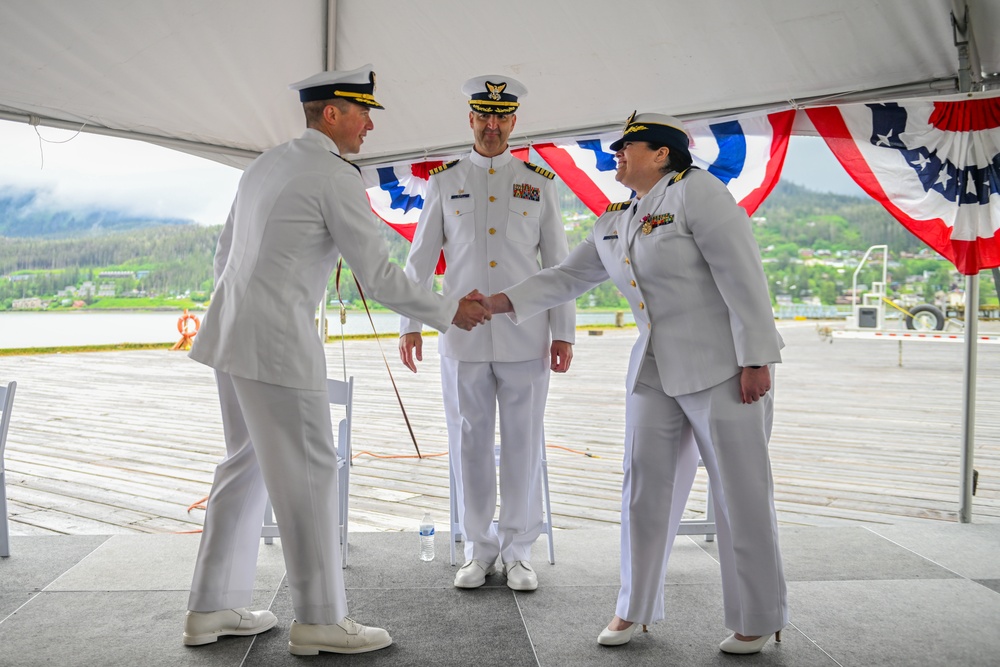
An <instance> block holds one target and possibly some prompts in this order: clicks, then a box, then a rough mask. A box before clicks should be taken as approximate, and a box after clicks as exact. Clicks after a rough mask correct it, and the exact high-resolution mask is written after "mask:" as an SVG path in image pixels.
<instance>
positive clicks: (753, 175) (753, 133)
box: [361, 110, 795, 274]
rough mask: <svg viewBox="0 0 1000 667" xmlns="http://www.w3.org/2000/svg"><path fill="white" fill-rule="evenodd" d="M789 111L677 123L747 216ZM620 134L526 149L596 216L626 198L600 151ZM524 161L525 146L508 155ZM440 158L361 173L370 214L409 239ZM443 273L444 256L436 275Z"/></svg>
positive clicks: (771, 172) (772, 163)
mask: <svg viewBox="0 0 1000 667" xmlns="http://www.w3.org/2000/svg"><path fill="white" fill-rule="evenodd" d="M794 117H795V111H794V110H789V111H783V112H780V113H774V114H769V115H760V116H753V117H743V118H730V119H713V120H702V121H693V122H690V123H685V124H684V127H685V128H686V129H687V130H688V133H689V134H690V135H691V139H692V144H691V155H692V157H693V158H694V163H695V164H696V165H698V166H699V167H701V168H702V169H707V170H708V171H710V172H711V173H713V174H715V175H716V176H717V177H719V179H721V180H722V181H723V182H724V183H725V184H726V186H727V187H728V188H729V191H730V192H732V193H733V197H735V198H736V200H737V202H739V204H740V206H742V207H743V208H744V209H746V211H747V213H748V214H752V213H753V212H754V211H755V210H756V209H757V207H758V206H759V205H760V203H761V202H762V201H764V198H765V197H767V195H768V194H769V193H770V192H771V190H772V189H773V188H774V186H775V185H776V184H777V181H778V177H779V175H780V174H781V166H782V164H783V163H784V160H785V153H786V152H787V150H788V137H789V135H790V134H791V129H792V121H793V119H794ZM620 137H621V132H612V133H608V134H603V135H599V136H590V137H586V138H580V139H567V140H563V141H559V142H555V143H543V144H534V145H533V148H534V149H535V150H536V151H538V154H539V155H541V156H542V159H543V160H545V161H546V162H547V163H548V165H549V166H550V167H551V168H552V171H554V172H555V173H557V174H558V175H559V177H560V178H562V179H563V181H564V182H565V183H566V185H568V186H569V188H570V189H571V190H572V191H573V192H574V193H576V195H577V196H578V197H580V200H581V201H583V203H584V204H585V205H586V206H587V208H589V209H590V210H591V211H593V212H594V214H595V215H600V214H601V213H603V212H604V210H605V209H606V208H607V206H608V204H609V203H610V202H613V201H622V200H625V199H628V198H630V196H631V191H630V190H629V189H628V188H626V187H625V186H623V185H621V184H620V183H618V182H617V181H615V166H616V165H615V159H614V151H612V150H610V148H608V146H609V145H610V144H611V143H612V142H613V141H615V140H616V139H618V138H620ZM512 153H513V154H514V156H515V157H518V158H520V159H522V160H527V159H528V150H527V148H518V149H514V150H513V151H512ZM458 157H461V156H459V155H453V156H449V157H447V158H446V159H443V160H426V161H419V162H396V163H392V164H389V165H382V166H372V167H364V168H363V169H362V170H361V173H362V177H363V178H364V182H365V187H367V188H368V198H369V200H370V201H371V205H372V210H373V211H375V213H376V214H377V215H378V216H379V217H380V218H381V219H382V220H384V221H385V223H386V224H388V225H389V226H390V227H392V228H393V229H395V230H396V231H397V232H399V233H400V234H402V235H403V236H404V237H406V239H407V240H410V241H412V240H413V233H414V231H415V229H416V225H417V220H418V219H419V218H420V209H421V208H422V207H423V203H424V198H423V196H424V193H425V192H426V190H427V179H428V174H429V172H430V171H431V170H432V169H434V168H435V167H437V166H439V165H441V164H443V163H444V162H446V161H449V160H453V159H456V158H458ZM443 271H444V259H443V258H442V259H441V260H439V262H438V266H437V273H439V274H440V273H442V272H443Z"/></svg>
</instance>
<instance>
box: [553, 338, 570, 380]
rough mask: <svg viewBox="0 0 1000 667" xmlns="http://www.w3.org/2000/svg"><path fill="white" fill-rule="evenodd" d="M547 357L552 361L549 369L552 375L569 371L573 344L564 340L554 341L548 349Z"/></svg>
mask: <svg viewBox="0 0 1000 667" xmlns="http://www.w3.org/2000/svg"><path fill="white" fill-rule="evenodd" d="M549 356H550V357H551V360H552V362H551V364H550V365H549V368H551V369H552V371H553V372H554V373H565V372H566V371H568V370H569V365H570V362H572V361H573V344H572V343H567V342H566V341H564V340H554V341H552V347H551V348H550V349H549Z"/></svg>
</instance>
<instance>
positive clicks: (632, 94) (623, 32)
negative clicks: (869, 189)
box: [0, 0, 1000, 166]
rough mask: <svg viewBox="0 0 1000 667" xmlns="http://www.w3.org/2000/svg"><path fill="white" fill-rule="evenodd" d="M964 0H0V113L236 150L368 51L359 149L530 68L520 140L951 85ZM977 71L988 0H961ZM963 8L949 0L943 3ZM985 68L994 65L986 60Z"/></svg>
mask: <svg viewBox="0 0 1000 667" xmlns="http://www.w3.org/2000/svg"><path fill="white" fill-rule="evenodd" d="M953 4H954V5H955V6H961V7H963V9H964V5H965V4H966V1H965V0H738V1H736V0H702V1H699V2H690V1H688V0H636V1H634V2H631V3H619V2H608V1H601V0H590V1H588V0H508V1H507V2H505V3H502V4H499V5H498V4H496V3H486V2H477V1H475V0H424V1H420V2H414V1H410V0H290V1H289V2H281V3H278V2H272V1H271V0H171V2H159V1H157V0H74V1H73V2H66V1H65V0H33V1H32V2H15V1H12V0H5V2H4V3H3V5H2V6H0V63H2V66H0V119H8V120H22V121H25V122H35V123H40V124H43V125H56V126H62V127H72V128H79V127H81V126H83V128H84V131H93V132H99V133H111V134H126V135H129V136H135V137H136V138H141V139H146V140H149V141H153V142H155V143H160V144H162V145H168V146H172V147H177V148H181V149H182V150H186V151H187V152H192V153H195V154H200V155H205V156H208V157H212V158H213V159H216V160H219V161H221V162H225V163H227V164H233V165H237V166H239V165H243V164H245V163H246V162H247V161H248V160H249V158H251V157H252V156H253V155H255V154H256V153H258V152H260V151H262V150H265V149H267V148H268V147H270V146H273V145H275V144H278V143H281V142H282V141H285V140H287V139H289V138H291V137H293V136H297V135H298V134H300V132H301V129H302V127H303V124H304V121H303V118H302V111H301V107H300V105H299V104H298V102H297V99H296V95H295V94H294V93H293V92H291V91H289V90H288V89H287V85H288V83H289V82H292V81H297V80H299V79H302V78H305V77H306V76H309V75H311V74H314V73H316V72H317V71H320V70H323V69H330V68H340V69H350V68H354V67H358V66H360V65H363V64H364V63H366V62H371V63H373V64H374V67H375V71H376V73H377V76H378V94H377V97H378V99H379V100H380V101H381V102H382V103H383V104H385V106H386V111H384V112H377V113H376V114H374V120H375V125H376V129H375V131H374V132H373V133H371V134H370V135H369V138H368V139H367V141H366V143H365V146H364V152H363V154H362V156H361V160H360V161H361V162H363V163H371V162H382V161H388V160H391V159H401V158H407V157H416V156H423V155H434V154H440V153H448V152H454V150H455V149H456V148H459V147H464V146H467V145H468V142H469V136H470V135H469V131H468V128H467V126H466V124H465V114H466V112H467V109H468V107H467V106H466V103H465V99H464V98H463V96H462V95H461V93H460V91H459V88H460V85H461V83H462V82H463V81H464V80H465V79H467V78H469V77H471V76H474V75H478V74H483V73H499V74H506V75H510V76H515V77H517V78H519V79H520V80H522V81H523V82H524V83H526V84H527V86H528V88H529V91H530V94H529V95H528V96H527V97H526V98H525V99H524V100H523V104H522V108H521V113H520V114H519V119H518V127H517V135H516V136H515V137H514V138H513V140H514V142H516V143H525V142H526V141H529V140H533V139H537V138H541V137H553V136H558V135H565V134H579V133H581V132H583V131H590V130H606V129H610V128H613V127H618V126H620V125H621V123H622V122H623V120H624V119H625V118H626V117H627V116H628V114H629V113H631V112H632V110H633V109H640V110H643V111H658V112H664V113H670V114H673V115H677V116H680V117H682V118H684V117H696V116H712V115H722V114H725V113H732V112H733V111H739V110H745V109H746V110H749V109H781V108H788V107H789V106H799V105H803V104H809V103H812V102H816V101H818V100H824V101H827V102H834V101H839V100H844V99H847V98H849V97H851V98H853V99H857V98H858V96H861V97H862V98H865V99H867V98H871V99H875V98H880V97H886V96H894V97H897V98H898V97H900V96H906V95H912V94H921V93H923V94H927V93H930V92H933V91H942V92H954V91H955V90H957V89H958V88H957V81H958V70H959V57H958V53H957V50H956V46H955V37H954V34H953V29H952V23H951V18H950V14H951V12H952V9H953ZM967 4H968V8H969V14H968V18H969V24H970V26H971V28H972V33H973V34H974V36H978V41H976V42H975V43H973V44H972V47H973V48H972V52H973V53H972V55H973V62H972V68H973V71H972V77H973V79H974V80H979V79H980V78H982V77H981V75H982V74H983V73H987V74H988V73H995V72H997V71H998V70H1000V44H998V40H996V39H995V35H996V34H998V32H1000V2H998V1H997V0H968V2H967ZM957 13H958V15H960V17H964V12H963V11H959V12H957ZM987 80H989V78H987Z"/></svg>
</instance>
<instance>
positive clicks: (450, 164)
mask: <svg viewBox="0 0 1000 667" xmlns="http://www.w3.org/2000/svg"><path fill="white" fill-rule="evenodd" d="M456 164H458V160H452V161H451V162H446V163H445V164H443V165H441V166H440V167H434V168H433V169H431V170H430V171H429V172H427V175H428V176H433V175H434V174H440V173H441V172H442V171H444V170H445V169H449V168H451V167H454V166H455V165H456Z"/></svg>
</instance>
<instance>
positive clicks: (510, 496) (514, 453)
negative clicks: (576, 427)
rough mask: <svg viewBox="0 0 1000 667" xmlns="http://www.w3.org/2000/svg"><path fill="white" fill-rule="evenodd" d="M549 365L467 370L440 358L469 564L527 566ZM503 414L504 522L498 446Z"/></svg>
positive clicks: (536, 529) (535, 530) (534, 528)
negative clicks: (522, 563) (497, 562)
mask: <svg viewBox="0 0 1000 667" xmlns="http://www.w3.org/2000/svg"><path fill="white" fill-rule="evenodd" d="M549 372H550V371H549V360H548V358H544V359H536V360H531V361H516V362H509V361H508V362H468V361H458V360H455V359H452V358H450V357H441V386H442V393H443V394H444V406H445V417H446V420H447V424H448V451H449V460H450V465H451V470H452V474H453V475H454V478H455V494H456V501H457V502H456V505H457V507H458V525H459V526H461V530H462V534H463V535H464V536H465V557H466V559H467V560H469V559H472V558H475V559H477V560H481V561H484V562H487V563H492V562H493V561H494V560H496V557H497V555H500V556H501V559H502V560H503V562H505V563H509V562H512V561H515V560H529V559H530V558H531V545H532V544H534V542H535V540H536V539H537V538H538V536H539V534H541V530H542V496H541V493H542V468H541V459H542V447H544V446H545V434H544V413H545V401H546V397H547V396H548V390H549ZM498 407H499V412H500V515H499V519H498V521H497V525H494V524H493V516H494V514H495V513H496V505H497V473H496V465H497V464H496V458H495V453H494V445H495V440H496V419H497V408H498Z"/></svg>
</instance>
